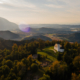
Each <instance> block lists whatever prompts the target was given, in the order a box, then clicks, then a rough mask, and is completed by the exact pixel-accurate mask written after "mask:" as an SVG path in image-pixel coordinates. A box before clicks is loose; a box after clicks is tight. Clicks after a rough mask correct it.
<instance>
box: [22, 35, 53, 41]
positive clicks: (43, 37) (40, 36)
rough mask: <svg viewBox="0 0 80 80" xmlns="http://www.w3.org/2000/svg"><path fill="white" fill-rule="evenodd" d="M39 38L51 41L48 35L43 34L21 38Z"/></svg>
mask: <svg viewBox="0 0 80 80" xmlns="http://www.w3.org/2000/svg"><path fill="white" fill-rule="evenodd" d="M39 38H40V39H42V40H44V41H46V40H49V41H52V40H51V39H50V38H49V37H46V36H43V35H39V36H31V37H26V38H24V39H23V40H30V39H39Z"/></svg>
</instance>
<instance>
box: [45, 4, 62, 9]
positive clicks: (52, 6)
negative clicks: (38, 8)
mask: <svg viewBox="0 0 80 80" xmlns="http://www.w3.org/2000/svg"><path fill="white" fill-rule="evenodd" d="M45 6H47V7H51V8H63V6H61V5H53V4H45Z"/></svg>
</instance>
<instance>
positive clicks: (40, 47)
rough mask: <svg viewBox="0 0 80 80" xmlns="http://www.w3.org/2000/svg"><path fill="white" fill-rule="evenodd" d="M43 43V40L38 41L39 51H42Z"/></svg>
mask: <svg viewBox="0 0 80 80" xmlns="http://www.w3.org/2000/svg"><path fill="white" fill-rule="evenodd" d="M44 46H45V43H44V41H43V40H41V39H39V49H40V50H41V51H42V49H43V48H44Z"/></svg>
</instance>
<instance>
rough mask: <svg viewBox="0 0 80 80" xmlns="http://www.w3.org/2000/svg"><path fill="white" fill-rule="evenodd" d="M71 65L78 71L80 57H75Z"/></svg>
mask: <svg viewBox="0 0 80 80" xmlns="http://www.w3.org/2000/svg"><path fill="white" fill-rule="evenodd" d="M73 65H74V66H75V67H76V68H77V69H79V70H80V56H76V57H75V58H74V60H73Z"/></svg>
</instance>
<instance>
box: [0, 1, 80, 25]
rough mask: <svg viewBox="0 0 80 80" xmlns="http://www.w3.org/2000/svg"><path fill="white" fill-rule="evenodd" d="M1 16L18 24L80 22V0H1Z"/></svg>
mask: <svg viewBox="0 0 80 80" xmlns="http://www.w3.org/2000/svg"><path fill="white" fill-rule="evenodd" d="M5 13H6V14H5ZM0 17H3V18H5V19H7V20H9V21H10V22H14V23H16V24H19V23H22V22H25V23H26V24H80V0H67V1H64V0H40V1H39V0H34V1H33V0H0Z"/></svg>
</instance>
